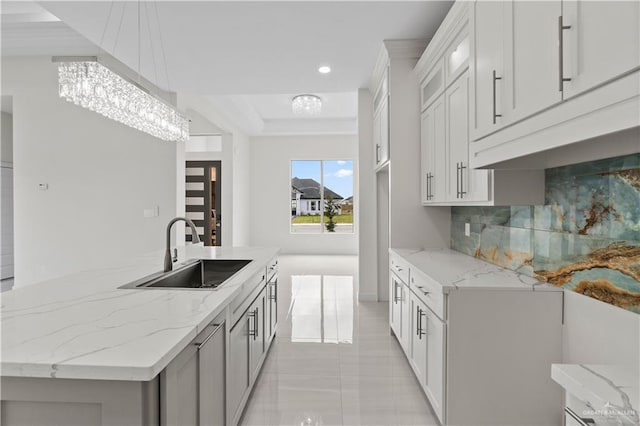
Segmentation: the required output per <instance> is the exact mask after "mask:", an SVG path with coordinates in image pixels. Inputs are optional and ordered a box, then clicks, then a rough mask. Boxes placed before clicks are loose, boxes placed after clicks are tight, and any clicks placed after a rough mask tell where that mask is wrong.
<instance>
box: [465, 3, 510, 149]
mask: <svg viewBox="0 0 640 426" xmlns="http://www.w3.org/2000/svg"><path fill="white" fill-rule="evenodd" d="M474 7H475V14H474V15H473V17H474V19H473V25H472V28H473V30H472V31H474V34H475V37H473V51H475V55H474V56H473V57H472V59H471V60H472V69H473V70H475V72H472V73H471V76H472V79H471V88H472V94H473V97H472V99H474V102H472V103H471V105H470V106H471V108H472V114H471V120H470V123H471V124H470V125H471V134H472V137H473V139H478V138H479V137H481V136H484V135H486V134H488V133H491V132H493V131H494V130H496V129H498V128H500V126H501V125H502V123H503V115H504V106H503V105H504V104H505V102H504V101H503V100H502V96H503V94H504V90H503V89H504V83H503V77H504V68H505V67H504V47H503V43H502V37H503V31H504V28H505V24H504V21H505V18H504V6H503V2H501V1H480V2H476V3H475V4H474Z"/></svg>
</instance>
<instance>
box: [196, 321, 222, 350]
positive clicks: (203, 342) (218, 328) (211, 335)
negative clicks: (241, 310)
mask: <svg viewBox="0 0 640 426" xmlns="http://www.w3.org/2000/svg"><path fill="white" fill-rule="evenodd" d="M223 325H224V323H222V324H213V326H214V327H215V328H214V329H213V331H212V332H211V333H209V335H208V336H207V337H205V338H204V340H203V341H202V342H195V343H194V345H196V347H197V348H196V349H198V350H200V349H202V347H203V346H204V345H206V344H207V342H208V341H209V340H211V338H212V337H213V336H214V335H215V334H216V333H217V332H218V330H220V329H221V328H222V326H223Z"/></svg>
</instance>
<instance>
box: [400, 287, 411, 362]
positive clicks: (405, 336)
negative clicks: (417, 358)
mask: <svg viewBox="0 0 640 426" xmlns="http://www.w3.org/2000/svg"><path fill="white" fill-rule="evenodd" d="M400 288H401V290H400V291H401V298H402V314H401V317H402V319H401V321H402V325H401V326H400V328H401V329H402V336H401V338H400V343H401V344H402V347H403V348H404V350H405V352H406V353H409V350H410V345H411V303H410V298H409V293H410V291H409V287H408V286H407V285H406V284H404V283H402V285H401V286H400Z"/></svg>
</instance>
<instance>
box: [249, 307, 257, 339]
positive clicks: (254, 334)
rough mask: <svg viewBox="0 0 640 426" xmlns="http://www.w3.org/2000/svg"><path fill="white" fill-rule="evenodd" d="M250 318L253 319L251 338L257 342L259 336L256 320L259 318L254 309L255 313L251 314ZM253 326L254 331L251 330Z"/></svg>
mask: <svg viewBox="0 0 640 426" xmlns="http://www.w3.org/2000/svg"><path fill="white" fill-rule="evenodd" d="M248 315H249V318H250V319H251V322H250V323H249V336H251V337H253V340H256V337H257V334H258V327H257V326H256V318H257V314H256V310H255V309H254V310H253V311H251V312H249V314H248ZM252 326H253V330H252V329H251V327H252Z"/></svg>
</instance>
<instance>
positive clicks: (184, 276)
mask: <svg viewBox="0 0 640 426" xmlns="http://www.w3.org/2000/svg"><path fill="white" fill-rule="evenodd" d="M250 262H251V260H245V259H203V260H195V259H194V260H189V261H186V262H184V263H183V264H182V266H179V267H177V268H176V269H174V270H173V271H170V272H157V273H155V274H151V275H148V276H146V277H144V278H141V279H139V280H136V281H133V282H130V283H128V284H125V285H123V286H121V287H119V288H129V289H131V288H141V289H142V288H146V289H175V288H182V289H206V290H212V289H215V288H217V287H219V286H220V285H222V284H223V283H224V282H225V281H226V280H228V279H229V278H231V277H232V276H233V275H235V274H236V273H237V272H239V271H240V270H241V269H242V268H244V267H245V266H247V265H248V264H249V263H250Z"/></svg>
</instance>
